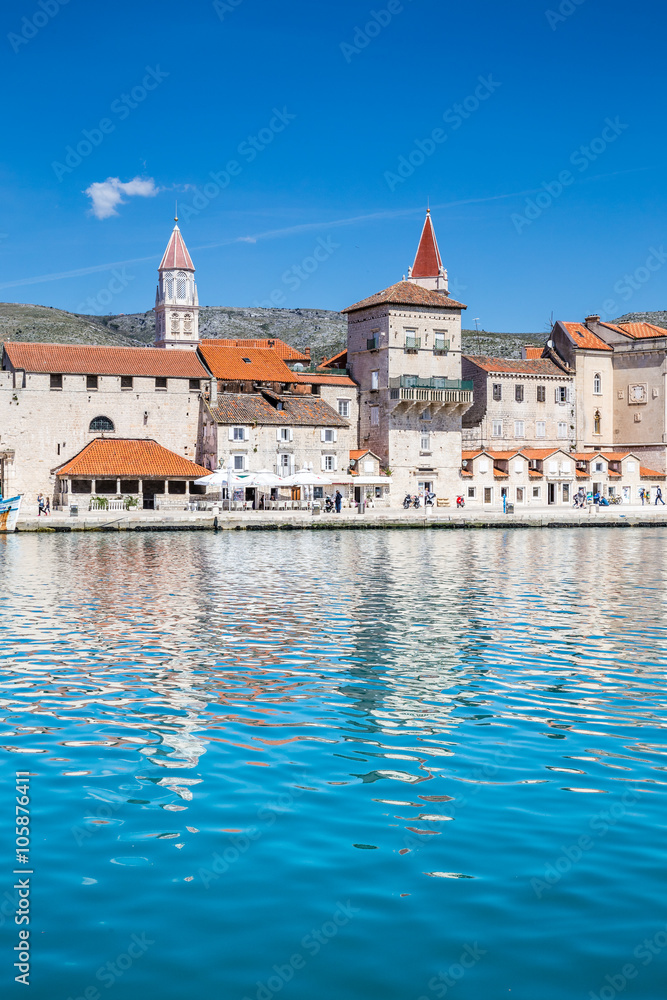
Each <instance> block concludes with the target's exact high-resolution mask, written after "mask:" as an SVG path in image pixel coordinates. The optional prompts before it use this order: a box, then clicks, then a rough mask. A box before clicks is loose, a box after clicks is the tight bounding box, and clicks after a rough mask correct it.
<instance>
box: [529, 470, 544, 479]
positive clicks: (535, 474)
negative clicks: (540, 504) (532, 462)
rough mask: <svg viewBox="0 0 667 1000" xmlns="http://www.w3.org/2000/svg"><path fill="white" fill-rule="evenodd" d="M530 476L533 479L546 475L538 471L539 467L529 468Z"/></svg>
mask: <svg viewBox="0 0 667 1000" xmlns="http://www.w3.org/2000/svg"><path fill="white" fill-rule="evenodd" d="M528 477H529V478H532V479H543V478H544V475H543V473H542V472H538V470H537V469H529V470H528Z"/></svg>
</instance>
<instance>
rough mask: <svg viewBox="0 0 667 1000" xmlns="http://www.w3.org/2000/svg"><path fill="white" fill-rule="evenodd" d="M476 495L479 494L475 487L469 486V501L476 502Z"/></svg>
mask: <svg viewBox="0 0 667 1000" xmlns="http://www.w3.org/2000/svg"><path fill="white" fill-rule="evenodd" d="M476 493H477V490H476V489H475V487H474V486H469V487H468V500H474V499H475V494H476Z"/></svg>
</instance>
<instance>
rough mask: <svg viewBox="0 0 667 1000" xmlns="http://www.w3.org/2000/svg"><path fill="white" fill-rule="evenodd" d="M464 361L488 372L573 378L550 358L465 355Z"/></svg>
mask: <svg viewBox="0 0 667 1000" xmlns="http://www.w3.org/2000/svg"><path fill="white" fill-rule="evenodd" d="M463 357H464V359H465V360H466V361H470V362H471V363H472V364H473V365H476V366H477V368H481V369H482V370H483V371H486V372H511V373H513V374H514V373H515V374H517V375H538V376H541V375H553V376H555V377H557V378H561V379H562V378H572V376H571V375H568V374H567V373H566V372H564V371H563V370H562V369H561V368H559V367H558V365H555V364H554V363H553V361H550V360H549V358H532V359H530V360H529V359H528V358H526V359H523V358H489V357H487V356H486V355H474V354H464V355H463Z"/></svg>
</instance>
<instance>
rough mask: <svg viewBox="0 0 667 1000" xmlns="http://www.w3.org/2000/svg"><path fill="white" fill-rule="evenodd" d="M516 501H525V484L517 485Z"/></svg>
mask: <svg viewBox="0 0 667 1000" xmlns="http://www.w3.org/2000/svg"><path fill="white" fill-rule="evenodd" d="M516 502H517V503H523V486H517V488H516Z"/></svg>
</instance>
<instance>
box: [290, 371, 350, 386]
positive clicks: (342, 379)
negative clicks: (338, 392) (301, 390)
mask: <svg viewBox="0 0 667 1000" xmlns="http://www.w3.org/2000/svg"><path fill="white" fill-rule="evenodd" d="M292 382H300V383H301V384H302V385H308V384H310V385H343V386H353V387H354V388H355V389H356V388H357V383H356V382H353V381H352V379H351V378H350V376H349V375H327V373H326V372H322V374H320V373H319V372H294V373H293V375H292Z"/></svg>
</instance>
